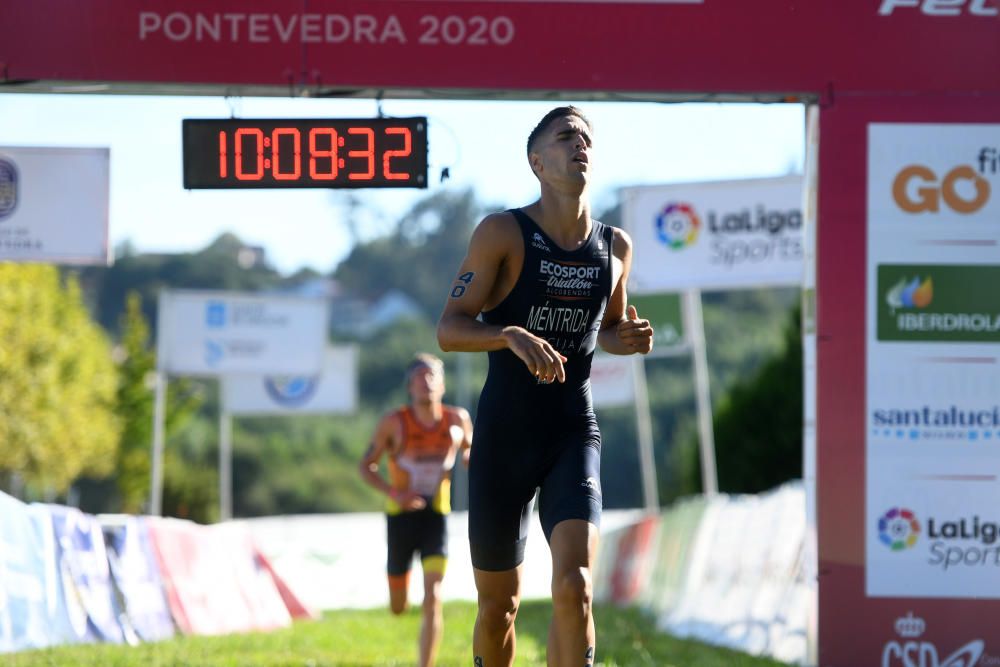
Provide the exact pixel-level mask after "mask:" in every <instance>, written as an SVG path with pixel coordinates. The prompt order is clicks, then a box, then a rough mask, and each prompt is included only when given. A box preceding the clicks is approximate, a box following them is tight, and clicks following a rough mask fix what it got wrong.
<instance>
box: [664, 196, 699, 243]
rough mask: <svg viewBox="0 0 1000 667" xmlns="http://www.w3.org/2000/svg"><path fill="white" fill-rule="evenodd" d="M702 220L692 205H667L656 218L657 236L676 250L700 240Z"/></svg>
mask: <svg viewBox="0 0 1000 667" xmlns="http://www.w3.org/2000/svg"><path fill="white" fill-rule="evenodd" d="M700 228H701V220H700V219H699V218H698V214H697V213H695V212H694V209H693V208H692V207H691V205H690V204H674V203H670V204H667V205H666V207H664V209H663V210H662V211H661V212H660V213H659V215H657V216H656V236H657V238H658V239H660V240H661V241H663V242H664V243H665V244H667V245H668V246H670V247H671V248H673V249H674V250H680V249H681V248H683V247H685V246H689V245H691V244H692V243H694V242H695V241H696V240H697V239H698V230H699V229H700Z"/></svg>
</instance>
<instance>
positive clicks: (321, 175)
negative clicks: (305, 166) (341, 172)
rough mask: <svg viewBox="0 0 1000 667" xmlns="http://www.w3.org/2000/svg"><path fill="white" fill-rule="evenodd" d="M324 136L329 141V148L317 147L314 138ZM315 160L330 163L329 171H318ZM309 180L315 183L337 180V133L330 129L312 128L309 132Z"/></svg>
mask: <svg viewBox="0 0 1000 667" xmlns="http://www.w3.org/2000/svg"><path fill="white" fill-rule="evenodd" d="M322 135H326V136H327V137H328V138H329V140H330V148H328V149H327V148H320V147H319V146H317V142H316V138H317V137H320V136H322ZM317 158H325V159H327V160H329V161H330V170H329V171H320V170H319V168H318V167H317V160H316V159H317ZM309 178H312V179H314V180H317V181H332V180H333V179H335V178H337V131H336V130H334V129H333V128H332V127H314V128H313V129H311V130H309Z"/></svg>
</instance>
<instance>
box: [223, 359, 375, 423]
mask: <svg viewBox="0 0 1000 667" xmlns="http://www.w3.org/2000/svg"><path fill="white" fill-rule="evenodd" d="M222 405H223V406H224V410H225V412H228V413H229V414H232V415H295V414H311V413H323V414H350V413H353V412H354V411H355V410H357V407H358V351H357V348H355V347H349V346H340V347H328V348H327V349H326V352H325V355H324V361H323V371H322V372H321V373H320V374H319V375H292V376H289V375H286V376H277V375H227V376H224V377H223V378H222Z"/></svg>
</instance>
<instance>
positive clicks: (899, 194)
mask: <svg viewBox="0 0 1000 667" xmlns="http://www.w3.org/2000/svg"><path fill="white" fill-rule="evenodd" d="M960 184H961V185H960ZM892 198H893V199H894V200H895V201H896V205H897V206H899V208H901V209H903V210H904V211H906V212H907V213H923V212H924V211H931V212H933V213H937V212H938V210H940V206H941V202H942V201H944V204H945V206H947V207H948V208H950V209H951V210H952V211H954V212H955V213H966V214H967V213H975V212H976V211H978V210H979V209H981V208H982V207H983V206H985V205H986V202H987V201H988V200H989V198H990V184H989V182H988V181H987V180H986V179H985V178H983V177H982V176H980V175H979V174H977V173H976V171H975V170H974V169H973V168H972V167H970V166H968V165H961V166H959V167H955V168H954V169H952V170H951V171H949V172H948V173H946V174H945V175H944V177H943V178H941V179H938V176H937V174H935V173H934V172H933V171H932V170H931V169H930V168H929V167H925V166H923V165H919V164H911V165H909V166H907V167H904V168H903V170H902V171H900V172H899V174H897V175H896V179H895V180H894V181H893V182H892Z"/></svg>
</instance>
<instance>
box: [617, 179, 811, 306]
mask: <svg viewBox="0 0 1000 667" xmlns="http://www.w3.org/2000/svg"><path fill="white" fill-rule="evenodd" d="M621 199H622V209H623V210H622V222H623V225H624V227H625V229H626V230H627V231H628V233H629V234H630V235H631V236H632V240H633V242H634V247H635V254H634V257H633V258H632V273H631V274H630V280H629V284H630V289H631V291H633V292H634V293H637V294H639V293H649V292H658V291H667V290H685V289H705V290H710V289H738V288H745V287H758V286H777V285H800V284H801V283H802V250H803V248H802V178H801V177H800V176H786V177H782V178H768V179H748V180H743V181H725V182H716V183H688V184H682V185H655V186H639V187H630V188H623V189H622V192H621Z"/></svg>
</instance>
